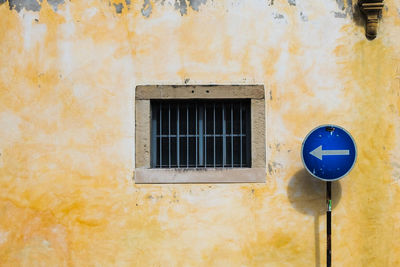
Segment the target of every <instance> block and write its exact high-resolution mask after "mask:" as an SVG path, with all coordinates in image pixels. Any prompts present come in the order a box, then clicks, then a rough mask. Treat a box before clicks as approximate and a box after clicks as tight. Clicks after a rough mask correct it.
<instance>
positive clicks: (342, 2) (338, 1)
mask: <svg viewBox="0 0 400 267" xmlns="http://www.w3.org/2000/svg"><path fill="white" fill-rule="evenodd" d="M336 4H337V5H338V7H339V9H340V10H344V1H343V0H336Z"/></svg>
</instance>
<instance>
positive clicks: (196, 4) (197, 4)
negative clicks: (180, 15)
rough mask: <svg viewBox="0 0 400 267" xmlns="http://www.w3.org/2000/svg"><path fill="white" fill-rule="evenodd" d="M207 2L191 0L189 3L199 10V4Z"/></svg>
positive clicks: (205, 0)
mask: <svg viewBox="0 0 400 267" xmlns="http://www.w3.org/2000/svg"><path fill="white" fill-rule="evenodd" d="M206 2H207V0H189V5H190V7H191V8H192V9H193V10H196V11H199V6H201V5H202V4H205V3H206Z"/></svg>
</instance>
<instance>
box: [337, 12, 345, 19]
mask: <svg viewBox="0 0 400 267" xmlns="http://www.w3.org/2000/svg"><path fill="white" fill-rule="evenodd" d="M346 17H347V13H342V12H335V18H339V19H344V18H346Z"/></svg>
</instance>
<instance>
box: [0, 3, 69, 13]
mask: <svg viewBox="0 0 400 267" xmlns="http://www.w3.org/2000/svg"><path fill="white" fill-rule="evenodd" d="M42 1H43V0H8V4H9V7H10V9H14V10H16V11H17V12H21V10H23V9H25V10H27V11H40V9H41V6H42ZM5 2H7V0H1V1H0V4H3V3H5ZM47 2H48V3H49V4H50V5H51V7H52V8H53V10H55V11H57V8H58V6H59V5H61V4H64V0H47Z"/></svg>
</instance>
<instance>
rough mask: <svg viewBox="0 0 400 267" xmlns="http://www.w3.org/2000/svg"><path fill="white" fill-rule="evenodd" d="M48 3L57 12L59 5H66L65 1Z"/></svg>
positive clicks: (54, 0)
mask: <svg viewBox="0 0 400 267" xmlns="http://www.w3.org/2000/svg"><path fill="white" fill-rule="evenodd" d="M47 3H49V4H50V5H51V7H52V8H53V9H54V11H57V8H58V5H61V4H64V3H65V2H64V0H47Z"/></svg>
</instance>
